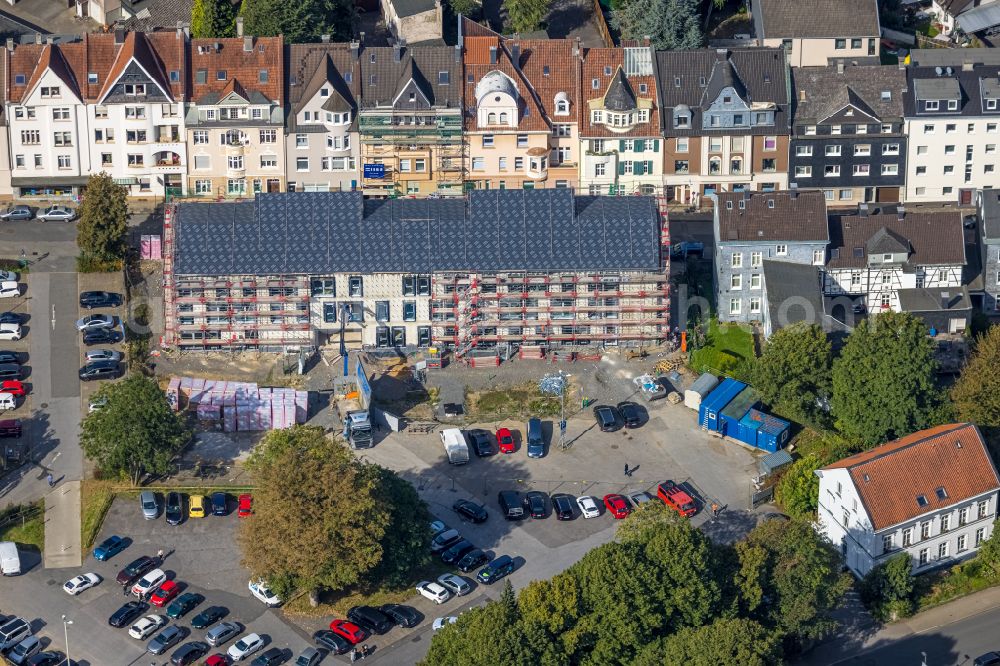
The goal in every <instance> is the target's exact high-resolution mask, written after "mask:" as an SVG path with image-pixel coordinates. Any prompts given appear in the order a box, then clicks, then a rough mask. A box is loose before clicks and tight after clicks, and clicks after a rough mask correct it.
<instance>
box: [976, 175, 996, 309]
mask: <svg viewBox="0 0 1000 666" xmlns="http://www.w3.org/2000/svg"><path fill="white" fill-rule="evenodd" d="M976 212H977V216H976V217H977V218H978V223H979V238H980V245H979V260H980V262H981V263H980V265H981V266H982V267H983V303H982V309H983V311H984V312H987V313H993V312H997V311H998V310H1000V189H997V188H988V189H983V190H980V191H979V192H978V193H976Z"/></svg>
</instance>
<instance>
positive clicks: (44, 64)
mask: <svg viewBox="0 0 1000 666" xmlns="http://www.w3.org/2000/svg"><path fill="white" fill-rule="evenodd" d="M47 71H50V72H52V73H53V74H54V75H55V76H56V77H57V78H58V79H59V80H60V81H62V82H63V85H65V86H66V87H67V88H68V89H69V90H70V91H71V92H72V93H73V94H74V95H76V96H77V97H80V88H79V86H78V85H77V83H76V77H75V76H74V75H73V71H72V69H71V68H70V66H69V63H68V62H67V61H66V58H65V57H64V56H63V50H62V47H61V46H59V45H58V44H46V45H44V46H43V47H42V52H41V54H40V55H39V57H38V64H36V65H35V69H34V71H33V72H32V73H31V79H29V80H28V84H27V86H25V90H24V96H25V97H27V96H28V95H30V94H31V93H32V91H34V89H35V86H37V85H38V82H39V81H40V80H41V79H42V76H44V75H45V72H47Z"/></svg>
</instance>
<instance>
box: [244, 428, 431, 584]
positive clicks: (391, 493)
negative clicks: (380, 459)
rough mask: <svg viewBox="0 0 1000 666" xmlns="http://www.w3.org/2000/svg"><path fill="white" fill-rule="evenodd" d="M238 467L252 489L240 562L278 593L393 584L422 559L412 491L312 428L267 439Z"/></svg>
mask: <svg viewBox="0 0 1000 666" xmlns="http://www.w3.org/2000/svg"><path fill="white" fill-rule="evenodd" d="M247 466H248V469H250V470H251V471H252V472H253V474H254V478H255V480H256V482H257V488H256V491H255V498H254V500H255V501H254V516H253V519H252V520H248V521H246V522H244V523H243V524H242V525H241V530H240V535H239V541H240V545H241V546H242V550H243V563H244V566H246V567H247V568H248V569H250V570H251V571H252V572H253V575H254V576H259V577H263V578H266V579H268V580H269V581H270V582H271V583H272V585H274V587H275V588H276V591H277V592H278V594H279V595H280V594H284V595H288V594H289V593H290V592H291V591H293V590H295V589H303V588H305V589H309V590H314V591H315V590H318V589H320V588H327V589H331V590H343V589H345V588H348V587H351V586H355V585H359V584H364V583H382V582H384V581H382V580H379V579H378V576H383V577H385V579H386V580H392V581H399V580H400V579H401V577H403V575H404V570H408V569H409V565H411V564H423V563H425V562H426V551H425V549H424V547H423V546H424V544H425V543H426V541H427V536H428V535H427V508H426V506H424V505H423V503H422V502H421V501H420V499H419V498H418V497H417V496H416V493H415V492H413V491H412V488H411V489H410V490H406V489H405V488H404V487H403V486H402V485H401V484H403V483H405V482H403V481H402V480H400V479H398V478H397V477H395V475H393V474H391V473H389V472H387V471H386V470H384V469H382V468H380V467H378V466H377V465H374V464H370V463H362V462H360V461H358V460H357V459H355V458H354V456H352V455H351V453H350V451H348V450H347V449H346V448H345V447H344V446H342V445H340V444H338V443H336V442H334V441H333V440H331V439H330V438H328V437H326V435H325V434H324V433H323V430H322V429H321V428H314V427H305V426H297V427H295V428H292V429H290V430H275V431H272V432H270V433H268V434H267V436H265V437H264V439H263V440H262V441H261V443H260V444H258V445H257V448H256V449H255V450H254V452H253V454H252V455H251V456H250V459H249V460H248V462H247ZM386 485H388V486H389V487H388V488H386V487H385V486H386ZM396 502H406V504H401V505H397V504H395V503H396ZM396 539H399V543H393V542H394V541H395V540H396ZM407 551H408V553H409V554H408V555H407Z"/></svg>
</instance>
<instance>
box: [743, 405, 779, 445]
mask: <svg viewBox="0 0 1000 666" xmlns="http://www.w3.org/2000/svg"><path fill="white" fill-rule="evenodd" d="M790 428H791V424H790V423H789V422H788V421H785V420H784V419H779V418H778V417H777V416H772V415H770V414H765V413H764V412H762V411H760V410H758V409H751V410H749V411H748V412H747V413H746V415H745V416H744V417H743V418H741V419H740V430H741V432H742V431H744V430H745V431H749V430H750V429H752V430H753V432H754V441H752V442H751V441H747V440H741V441H745V442H746V443H747V444H750V445H751V446H755V447H757V448H758V449H761V450H762V451H768V452H771V453H774V452H775V451H777V450H778V449H783V448H785V444H787V443H788V432H789V429H790Z"/></svg>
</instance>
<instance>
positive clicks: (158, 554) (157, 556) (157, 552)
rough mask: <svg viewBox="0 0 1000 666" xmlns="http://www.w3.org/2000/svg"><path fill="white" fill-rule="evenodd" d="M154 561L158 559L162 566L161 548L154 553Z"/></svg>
mask: <svg viewBox="0 0 1000 666" xmlns="http://www.w3.org/2000/svg"><path fill="white" fill-rule="evenodd" d="M156 559H158V560H159V561H160V564H163V549H162V548H161V549H160V550H158V551H156Z"/></svg>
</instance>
